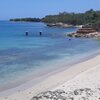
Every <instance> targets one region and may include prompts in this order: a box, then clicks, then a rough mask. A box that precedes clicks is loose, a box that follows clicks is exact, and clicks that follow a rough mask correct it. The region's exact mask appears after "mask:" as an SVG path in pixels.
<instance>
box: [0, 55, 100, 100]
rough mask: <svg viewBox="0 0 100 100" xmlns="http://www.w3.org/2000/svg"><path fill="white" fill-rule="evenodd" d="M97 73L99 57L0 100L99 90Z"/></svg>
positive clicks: (99, 66) (99, 70)
mask: <svg viewBox="0 0 100 100" xmlns="http://www.w3.org/2000/svg"><path fill="white" fill-rule="evenodd" d="M99 72H100V56H97V57H94V58H92V59H90V60H88V61H85V62H82V63H79V64H76V65H74V66H72V67H70V68H69V69H66V70H65V71H62V72H59V73H56V74H54V75H52V76H50V77H48V78H47V79H45V80H44V81H42V82H41V83H39V84H37V85H36V86H33V87H31V88H29V89H27V90H24V91H17V92H16V93H14V94H11V95H9V96H1V97H0V100H30V99H31V98H32V97H33V96H34V95H36V94H38V93H40V92H43V91H47V90H56V89H63V90H66V91H67V90H74V89H76V88H89V87H90V88H93V89H95V88H98V87H99V88H100V85H99V83H100V73H99ZM63 86H64V87H63ZM76 100H77V99H76ZM91 100H92V99H91ZM94 100H95V99H94Z"/></svg>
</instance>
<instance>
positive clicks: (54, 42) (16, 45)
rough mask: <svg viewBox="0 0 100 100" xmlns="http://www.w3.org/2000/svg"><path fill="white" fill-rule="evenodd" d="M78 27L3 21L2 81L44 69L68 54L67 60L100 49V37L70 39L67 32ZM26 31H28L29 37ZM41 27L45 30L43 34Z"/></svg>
mask: <svg viewBox="0 0 100 100" xmlns="http://www.w3.org/2000/svg"><path fill="white" fill-rule="evenodd" d="M76 30H77V28H57V27H47V26H46V25H45V24H43V23H25V22H23V23H21V22H17V23H15V22H8V21H0V85H2V84H6V83H7V82H11V81H14V80H16V79H18V78H19V77H20V76H24V75H27V74H28V73H34V72H38V70H40V69H41V70H43V69H45V68H47V67H48V66H42V65H44V64H46V63H48V64H49V63H51V62H52V61H54V60H57V59H61V58H64V57H66V58H67V62H68V61H70V60H72V59H73V58H74V57H76V56H83V55H87V54H92V52H94V51H99V49H100V41H99V40H93V39H82V38H81V39H78V38H77V39H75V38H73V39H72V40H71V41H69V38H68V37H67V36H66V33H69V32H73V31H76ZM25 31H29V36H28V37H26V36H25ZM39 31H42V32H43V34H42V36H39ZM73 60H74V59H73ZM41 66H42V67H41ZM53 67H54V66H53Z"/></svg>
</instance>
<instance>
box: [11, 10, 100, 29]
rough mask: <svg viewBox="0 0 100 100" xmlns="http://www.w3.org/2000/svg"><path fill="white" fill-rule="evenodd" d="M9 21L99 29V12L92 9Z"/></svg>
mask: <svg viewBox="0 0 100 100" xmlns="http://www.w3.org/2000/svg"><path fill="white" fill-rule="evenodd" d="M10 21H27V22H40V21H41V22H45V23H59V22H62V23H66V24H71V25H86V24H91V25H93V26H96V27H100V11H94V10H93V9H91V10H89V11H86V12H85V13H67V12H62V13H59V14H58V15H48V16H45V17H44V18H42V19H39V18H16V19H10Z"/></svg>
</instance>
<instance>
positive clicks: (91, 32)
mask: <svg viewBox="0 0 100 100" xmlns="http://www.w3.org/2000/svg"><path fill="white" fill-rule="evenodd" d="M67 36H69V37H77V38H78V37H86V38H99V39H100V32H97V31H96V29H94V28H93V27H86V26H83V27H82V28H80V29H79V30H78V31H77V32H76V33H71V34H68V35H67Z"/></svg>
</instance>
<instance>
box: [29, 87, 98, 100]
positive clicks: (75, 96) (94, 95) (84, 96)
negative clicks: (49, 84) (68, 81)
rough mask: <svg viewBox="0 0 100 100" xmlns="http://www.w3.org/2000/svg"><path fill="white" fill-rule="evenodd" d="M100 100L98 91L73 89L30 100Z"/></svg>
mask: <svg viewBox="0 0 100 100" xmlns="http://www.w3.org/2000/svg"><path fill="white" fill-rule="evenodd" d="M93 99H94V100H100V89H96V90H92V89H90V88H84V89H75V90H74V91H64V90H60V89H59V90H55V91H47V92H43V93H40V94H38V95H37V96H35V97H33V98H32V99H31V100H93Z"/></svg>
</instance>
